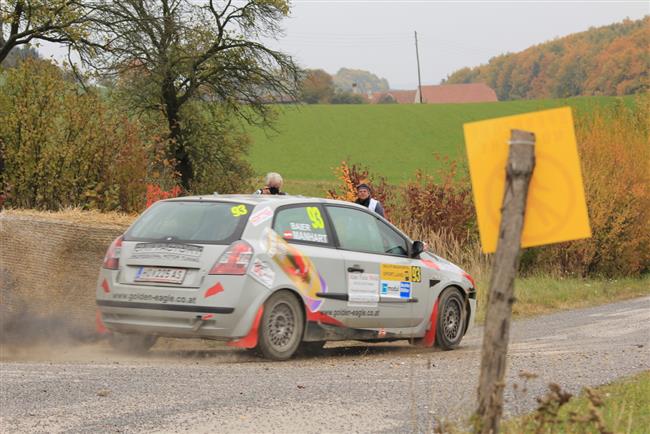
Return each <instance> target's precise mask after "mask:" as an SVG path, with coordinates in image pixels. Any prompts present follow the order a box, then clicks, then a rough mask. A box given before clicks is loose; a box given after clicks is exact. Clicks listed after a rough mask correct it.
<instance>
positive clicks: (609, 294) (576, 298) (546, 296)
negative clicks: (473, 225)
mask: <svg viewBox="0 0 650 434" xmlns="http://www.w3.org/2000/svg"><path fill="white" fill-rule="evenodd" d="M477 286H478V287H479V293H478V297H479V298H478V301H479V309H478V315H477V320H478V321H479V322H483V320H484V319H485V308H486V306H487V292H488V287H489V282H488V281H487V280H485V281H483V282H479V284H478V285H477ZM644 295H650V276H645V277H641V278H631V277H626V278H621V279H602V278H600V279H599V278H590V279H578V278H564V277H552V276H537V277H525V278H518V279H517V280H516V281H515V297H516V298H517V301H516V302H515V304H514V305H513V308H512V314H513V316H514V317H515V318H525V317H530V316H535V315H542V314H545V313H551V312H557V311H562V310H567V309H576V308H581V307H588V306H596V305H599V304H605V303H612V302H614V301H620V300H626V299H630V298H634V297H641V296H644Z"/></svg>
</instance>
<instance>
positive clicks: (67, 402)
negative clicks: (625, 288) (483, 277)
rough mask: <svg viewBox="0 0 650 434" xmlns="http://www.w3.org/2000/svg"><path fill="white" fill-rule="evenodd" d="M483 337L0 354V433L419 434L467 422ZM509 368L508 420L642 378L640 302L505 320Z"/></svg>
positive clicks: (648, 350) (649, 322) (648, 345)
mask: <svg viewBox="0 0 650 434" xmlns="http://www.w3.org/2000/svg"><path fill="white" fill-rule="evenodd" d="M481 334H482V329H480V328H477V329H474V330H473V331H472V332H470V334H468V335H467V336H466V337H465V339H464V340H463V344H462V346H461V348H459V349H457V350H455V351H449V352H442V351H432V350H426V349H422V348H415V347H410V346H408V345H406V344H402V343H400V344H381V345H372V346H370V347H367V346H362V345H358V344H352V343H347V342H346V343H344V345H340V344H339V345H337V346H334V345H328V347H327V348H325V350H324V354H323V355H322V356H319V357H312V358H300V359H294V360H291V361H288V362H282V363H274V362H266V361H263V360H260V359H258V358H256V357H254V356H251V355H249V353H247V352H245V351H241V350H233V349H230V348H226V347H223V346H221V345H215V344H206V343H203V342H200V341H187V340H185V341H180V340H173V341H168V342H166V343H165V342H163V343H162V344H161V343H159V344H157V345H156V347H155V348H154V349H153V351H152V352H151V354H149V355H147V356H144V357H140V358H133V357H125V356H120V355H117V354H115V353H113V352H112V351H111V350H110V349H109V348H108V346H107V345H105V344H104V343H98V344H92V345H76V346H64V345H56V346H40V347H31V348H15V347H9V346H7V345H5V346H3V347H2V348H1V353H0V360H1V363H0V380H1V381H0V385H1V386H0V387H1V390H0V431H1V432H7V433H8V432H30V433H31V432H60V431H66V432H74V433H86V432H88V433H90V432H93V433H95V432H220V433H228V432H237V433H241V432H300V433H312V432H314V433H315V432H346V433H348V432H386V433H396V432H429V431H431V427H432V424H433V423H434V420H440V419H445V420H450V419H451V420H457V419H458V418H462V417H464V416H466V415H468V414H469V413H471V411H472V410H473V409H474V405H475V399H476V385H477V379H478V372H479V365H480V337H481ZM508 363H509V365H508V367H509V368H508V384H507V387H506V400H507V405H506V414H507V415H513V414H518V413H521V412H524V411H528V410H530V409H533V408H534V407H535V400H534V398H535V397H536V396H540V395H542V394H544V393H545V391H546V390H547V388H546V386H547V384H548V383H549V382H555V383H558V384H560V385H561V386H562V387H563V388H565V389H566V390H568V391H570V392H572V393H578V392H579V391H580V389H581V387H582V386H585V385H598V384H603V383H607V382H610V381H612V380H614V379H616V378H618V377H621V376H627V375H631V374H634V373H637V372H639V371H644V370H648V369H650V297H645V298H639V299H635V300H629V301H624V302H619V303H614V304H609V305H605V306H600V307H595V308H587V309H580V310H574V311H567V312H561V313H556V314H552V315H546V316H542V317H537V318H534V319H529V320H521V321H516V322H515V323H514V325H513V329H512V332H511V344H510V348H509V360H508ZM521 372H527V373H534V374H537V375H538V377H537V378H533V379H529V380H525V379H524V378H523V377H521V376H520V373H521ZM515 384H517V385H518V386H517V387H516V388H515V387H514V385H515ZM524 386H525V388H526V389H527V392H523V391H522V389H523V388H524Z"/></svg>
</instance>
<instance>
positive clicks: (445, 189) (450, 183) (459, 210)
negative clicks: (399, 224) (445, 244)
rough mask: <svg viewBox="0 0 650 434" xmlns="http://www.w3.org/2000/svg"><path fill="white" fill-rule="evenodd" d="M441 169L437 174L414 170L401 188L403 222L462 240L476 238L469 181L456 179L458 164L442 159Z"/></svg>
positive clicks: (462, 241) (458, 240)
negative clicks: (413, 173) (412, 176)
mask: <svg viewBox="0 0 650 434" xmlns="http://www.w3.org/2000/svg"><path fill="white" fill-rule="evenodd" d="M441 167H445V168H446V169H445V170H442V169H441V170H439V171H438V173H437V176H432V175H427V174H424V173H423V172H422V171H420V170H418V171H417V172H416V173H415V180H414V181H410V182H408V183H407V184H406V186H405V187H404V189H403V195H402V201H401V202H402V203H403V208H402V212H401V213H400V217H401V220H403V221H404V222H413V223H417V224H419V225H420V226H422V227H423V229H424V230H428V231H434V232H437V233H441V232H444V233H445V234H446V236H447V238H451V239H453V240H455V241H457V242H460V243H465V242H467V241H470V240H471V239H475V238H477V237H478V233H477V232H476V212H475V211H474V205H473V203H472V191H471V188H470V184H469V180H468V179H466V178H462V179H458V175H457V174H458V163H457V162H456V161H449V159H448V158H444V164H443V165H442V166H441Z"/></svg>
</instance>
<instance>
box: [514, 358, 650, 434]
mask: <svg viewBox="0 0 650 434" xmlns="http://www.w3.org/2000/svg"><path fill="white" fill-rule="evenodd" d="M553 387H556V386H551V391H550V392H549V393H548V394H547V395H546V396H544V397H543V398H541V402H540V406H539V408H538V410H537V411H535V412H534V413H531V414H527V415H525V416H522V417H518V418H514V419H510V420H508V421H505V422H504V423H503V424H502V426H501V431H502V432H504V433H512V434H514V433H540V434H541V433H606V432H608V433H629V434H637V433H638V434H642V433H647V432H648V427H650V371H644V372H641V373H640V374H637V375H635V376H632V377H629V378H625V379H622V380H619V381H616V382H614V383H611V384H608V385H605V386H600V387H597V388H593V389H592V388H585V389H584V391H583V393H582V394H581V395H580V396H579V397H575V398H571V399H569V400H568V401H566V402H562V401H564V400H563V399H562V393H563V392H561V391H560V392H559V393H558V392H557V390H558V389H556V391H555V392H554V391H553Z"/></svg>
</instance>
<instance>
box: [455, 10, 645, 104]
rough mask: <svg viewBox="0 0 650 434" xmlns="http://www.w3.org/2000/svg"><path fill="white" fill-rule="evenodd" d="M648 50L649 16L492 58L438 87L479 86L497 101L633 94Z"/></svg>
mask: <svg viewBox="0 0 650 434" xmlns="http://www.w3.org/2000/svg"><path fill="white" fill-rule="evenodd" d="M649 46H650V16H648V17H645V18H643V19H640V20H634V21H633V20H625V21H623V22H621V23H616V24H612V25H608V26H603V27H598V28H592V29H589V30H587V31H585V32H581V33H575V34H572V35H569V36H566V37H563V38H559V39H555V40H552V41H549V42H546V43H543V44H539V45H535V46H533V47H530V48H528V49H526V50H524V51H522V52H519V53H509V54H503V55H500V56H496V57H493V58H492V59H490V61H489V62H488V63H487V64H485V65H481V66H477V67H474V68H463V69H460V70H458V71H456V72H454V73H452V74H451V75H449V76H448V77H447V79H446V80H443V83H450V84H451V83H476V82H483V83H486V84H487V85H489V86H490V87H492V88H493V89H494V90H495V91H496V93H497V96H498V98H499V100H512V99H539V98H566V97H572V96H578V95H611V96H613V95H630V94H639V93H643V92H647V91H648V89H650V76H649V75H648V74H649V73H648V71H650V56H649V55H648V47H649Z"/></svg>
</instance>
